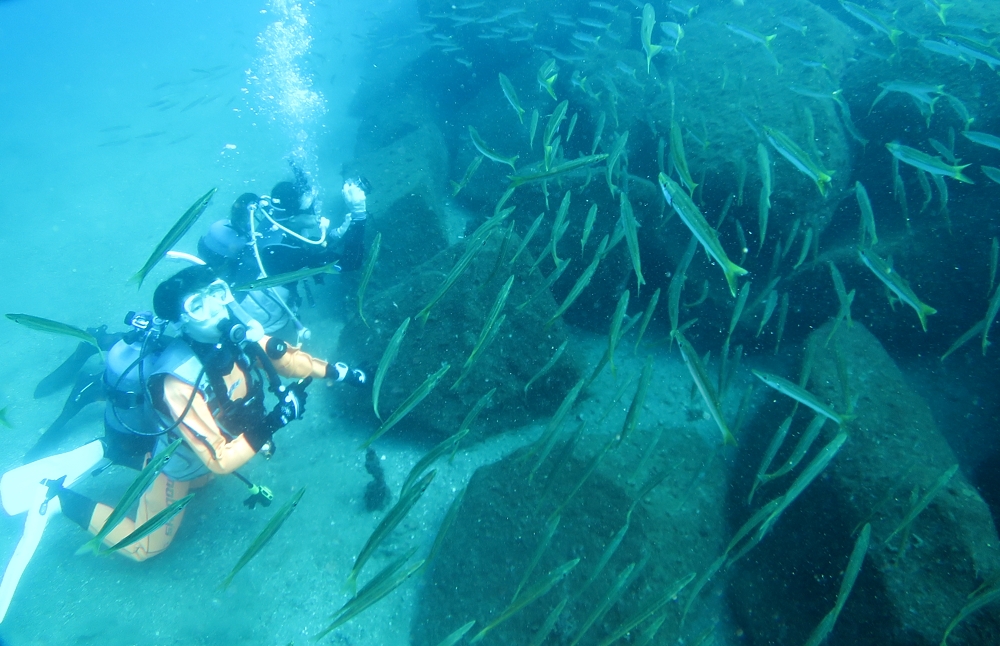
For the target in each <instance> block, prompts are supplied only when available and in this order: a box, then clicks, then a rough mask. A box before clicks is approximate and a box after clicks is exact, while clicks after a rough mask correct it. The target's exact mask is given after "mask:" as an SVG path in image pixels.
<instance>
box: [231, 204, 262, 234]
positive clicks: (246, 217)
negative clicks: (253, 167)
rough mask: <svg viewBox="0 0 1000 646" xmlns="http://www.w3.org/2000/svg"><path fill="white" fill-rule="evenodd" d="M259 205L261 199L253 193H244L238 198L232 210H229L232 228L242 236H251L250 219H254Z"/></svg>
mask: <svg viewBox="0 0 1000 646" xmlns="http://www.w3.org/2000/svg"><path fill="white" fill-rule="evenodd" d="M259 204H260V197H259V196H257V195H254V194H253V193H244V194H243V195H240V196H239V197H238V198H236V201H235V202H233V206H232V208H231V209H230V210H229V224H230V226H232V227H233V229H235V230H236V231H237V232H238V233H240V234H241V235H244V236H249V235H250V218H252V217H254V215H255V213H256V211H257V206H258V205H259Z"/></svg>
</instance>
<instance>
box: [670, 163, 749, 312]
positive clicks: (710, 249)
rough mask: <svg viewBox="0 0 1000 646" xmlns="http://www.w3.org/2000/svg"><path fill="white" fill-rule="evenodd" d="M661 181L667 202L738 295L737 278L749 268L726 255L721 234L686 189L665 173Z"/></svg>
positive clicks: (732, 292)
mask: <svg viewBox="0 0 1000 646" xmlns="http://www.w3.org/2000/svg"><path fill="white" fill-rule="evenodd" d="M659 181H660V190H661V191H662V192H663V197H664V198H665V199H666V200H667V204H669V205H670V206H672V207H673V208H674V211H676V212H677V215H679V216H680V217H681V220H682V221H683V222H684V224H685V225H687V228H688V229H690V230H691V233H693V234H694V236H695V238H697V239H698V242H700V243H701V245H702V246H703V247H704V248H705V252H706V253H707V254H708V255H709V256H710V257H711V258H712V259H713V260H715V262H717V263H719V267H721V268H722V272H723V273H724V274H725V276H726V283H728V284H729V292H730V293H731V294H732V295H733V296H736V278H737V277H738V276H743V275H745V274H747V273H748V272H747V270H746V269H743V268H742V267H740V266H738V265H737V264H736V263H734V262H733V261H731V260H730V259H729V256H727V255H726V250H725V249H723V248H722V244H721V243H720V242H719V236H718V234H717V233H716V232H715V229H713V228H712V226H711V225H710V224H709V223H708V220H706V219H705V216H704V215H702V213H701V211H699V210H698V207H697V206H696V205H695V203H694V202H693V201H692V200H691V198H690V197H688V194H687V193H685V192H684V189H682V188H681V187H680V185H679V184H678V183H677V182H675V181H674V180H672V179H670V178H669V177H667V176H666V175H665V174H664V173H660V176H659Z"/></svg>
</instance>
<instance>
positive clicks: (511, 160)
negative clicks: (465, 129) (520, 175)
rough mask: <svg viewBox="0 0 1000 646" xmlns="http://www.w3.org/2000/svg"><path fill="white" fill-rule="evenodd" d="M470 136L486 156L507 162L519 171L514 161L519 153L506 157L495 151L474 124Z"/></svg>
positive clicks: (514, 169) (503, 162)
mask: <svg viewBox="0 0 1000 646" xmlns="http://www.w3.org/2000/svg"><path fill="white" fill-rule="evenodd" d="M469 137H470V138H471V139H472V145H473V146H475V147H476V150H478V151H479V152H480V153H481V154H482V155H483V156H484V157H486V158H487V159H489V160H491V161H495V162H497V163H500V164H507V165H508V166H510V168H511V170H513V171H515V172H516V171H517V168H516V167H515V166H514V162H516V161H517V157H518V156H517V155H514V156H513V157H504V156H503V155H501V154H500V153H497V152H494V151H493V150H492V149H491V148H490V147H489V146H488V145H487V144H486V142H485V141H483V138H482V137H480V136H479V133H478V132H477V131H476V129H475V128H473V127H472V126H469Z"/></svg>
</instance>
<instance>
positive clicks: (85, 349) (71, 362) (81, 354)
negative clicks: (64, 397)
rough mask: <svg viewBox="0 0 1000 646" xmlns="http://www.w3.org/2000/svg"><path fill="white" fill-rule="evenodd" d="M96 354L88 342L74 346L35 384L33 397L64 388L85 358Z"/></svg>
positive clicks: (46, 394)
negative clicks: (65, 357) (54, 367)
mask: <svg viewBox="0 0 1000 646" xmlns="http://www.w3.org/2000/svg"><path fill="white" fill-rule="evenodd" d="M95 354H97V348H95V347H94V346H93V345H91V344H89V343H80V345H78V346H76V350H74V351H73V354H71V355H69V357H68V358H67V359H66V360H65V361H63V362H62V363H61V364H59V367H58V368H56V369H55V370H53V371H52V372H50V373H49V374H47V375H46V376H45V378H43V379H42V380H41V381H39V382H38V385H37V386H35V399H41V398H42V397H48V396H49V395H52V394H54V393H56V392H58V391H59V390H61V389H63V388H65V387H66V386H68V385H69V384H71V383H72V382H73V379H74V378H75V377H76V375H77V373H78V372H80V368H82V367H83V364H85V363H87V359H89V358H90V357H92V356H94V355H95Z"/></svg>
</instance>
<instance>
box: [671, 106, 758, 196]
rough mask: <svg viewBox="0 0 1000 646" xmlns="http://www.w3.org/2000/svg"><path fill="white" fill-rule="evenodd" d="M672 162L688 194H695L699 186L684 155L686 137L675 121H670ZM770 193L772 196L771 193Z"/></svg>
mask: <svg viewBox="0 0 1000 646" xmlns="http://www.w3.org/2000/svg"><path fill="white" fill-rule="evenodd" d="M670 161H672V162H673V163H674V168H676V169H677V174H678V175H679V176H680V178H681V181H682V182H684V186H686V187H687V189H688V193H689V194H690V193H694V189H695V188H696V187H697V186H698V185H697V184H696V183H695V181H694V179H693V178H692V177H691V171H690V170H688V163H687V157H686V156H685V155H684V136H683V135H682V134H681V127H680V126H679V125H677V122H676V121H674V120H671V121H670ZM768 193H769V194H770V191H768Z"/></svg>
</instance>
